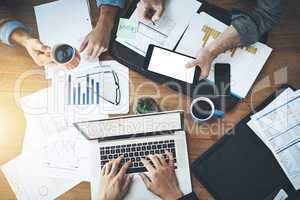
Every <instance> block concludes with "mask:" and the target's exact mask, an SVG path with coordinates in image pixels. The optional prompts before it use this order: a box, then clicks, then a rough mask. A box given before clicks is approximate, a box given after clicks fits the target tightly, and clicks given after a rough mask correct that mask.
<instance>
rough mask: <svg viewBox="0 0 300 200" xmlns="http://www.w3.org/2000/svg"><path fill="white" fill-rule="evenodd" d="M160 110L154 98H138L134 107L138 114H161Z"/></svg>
mask: <svg viewBox="0 0 300 200" xmlns="http://www.w3.org/2000/svg"><path fill="white" fill-rule="evenodd" d="M159 110H160V109H159V106H158V104H157V102H156V101H155V100H154V99H153V98H152V97H141V98H138V99H137V101H136V103H135V106H134V112H135V113H136V114H145V113H152V112H159Z"/></svg>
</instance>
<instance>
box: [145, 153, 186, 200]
mask: <svg viewBox="0 0 300 200" xmlns="http://www.w3.org/2000/svg"><path fill="white" fill-rule="evenodd" d="M167 155H168V157H169V162H168V163H167V161H166V160H165V159H164V157H163V156H162V155H151V156H149V158H150V160H151V161H152V162H153V164H154V167H153V166H152V164H151V163H150V162H149V161H147V160H145V159H143V160H142V162H143V164H144V166H145V167H146V169H147V170H148V172H149V175H148V176H147V175H146V174H144V173H140V174H139V175H140V176H141V178H142V180H143V182H144V183H145V186H146V187H147V189H148V190H149V191H150V192H152V193H154V194H155V195H157V196H159V197H160V198H161V199H163V200H174V199H179V198H181V197H182V196H183V194H182V192H181V190H180V188H179V184H178V181H177V177H176V174H175V170H174V164H173V162H174V160H173V156H172V154H171V153H169V152H167Z"/></svg>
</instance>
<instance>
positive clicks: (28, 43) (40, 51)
mask: <svg viewBox="0 0 300 200" xmlns="http://www.w3.org/2000/svg"><path fill="white" fill-rule="evenodd" d="M11 41H12V43H14V44H18V45H21V46H23V47H24V48H25V49H26V50H27V52H28V54H29V55H30V56H31V57H32V59H33V60H34V62H35V63H36V64H37V65H39V66H44V65H47V64H51V63H53V62H54V60H53V59H52V58H51V56H50V54H51V48H50V47H49V46H47V45H44V44H43V43H42V42H41V41H39V40H38V39H36V38H33V37H31V35H29V34H28V33H27V32H25V31H23V30H22V29H19V30H16V31H14V32H13V34H12V35H11Z"/></svg>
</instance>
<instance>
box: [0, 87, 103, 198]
mask: <svg viewBox="0 0 300 200" xmlns="http://www.w3.org/2000/svg"><path fill="white" fill-rule="evenodd" d="M54 91H55V90H54V88H53V87H51V88H47V89H43V90H41V91H38V92H36V93H34V94H31V95H29V96H25V97H23V98H22V99H21V106H22V109H23V111H24V114H25V118H26V122H27V126H26V132H25V137H24V142H23V147H22V153H21V155H19V156H17V157H16V158H15V159H13V160H11V161H9V162H8V163H6V164H4V165H3V166H2V167H1V169H2V170H3V172H4V174H5V176H6V178H7V180H8V182H9V184H10V186H11V188H12V190H13V191H14V193H15V195H16V197H17V199H22V200H40V199H42V200H52V199H55V198H57V197H59V196H60V195H62V194H63V193H65V192H66V191H68V190H70V189H71V188H73V187H74V186H76V185H78V184H79V183H80V182H82V181H90V178H91V175H90V172H91V166H90V163H91V157H90V156H91V152H90V150H91V148H93V143H91V142H89V141H88V140H86V139H85V138H84V137H83V136H82V135H81V134H80V133H79V132H78V131H77V129H75V128H74V127H73V126H69V123H68V119H67V117H68V116H67V115H66V114H65V113H64V112H57V111H56V112H55V110H54V109H53V105H57V104H60V103H61V102H58V101H57V99H58V98H54V96H55V95H54V94H55V92H54ZM78 115H79V114H78ZM104 118H107V115H103V114H101V113H80V119H85V120H92V119H104ZM72 119H74V118H73V117H72Z"/></svg>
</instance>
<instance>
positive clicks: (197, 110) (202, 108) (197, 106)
mask: <svg viewBox="0 0 300 200" xmlns="http://www.w3.org/2000/svg"><path fill="white" fill-rule="evenodd" d="M190 113H191V116H192V119H193V120H194V122H196V123H201V122H206V121H208V120H209V119H211V118H222V117H224V112H223V111H221V110H217V109H216V108H215V105H214V103H213V102H212V100H210V99H209V98H207V97H198V98H196V99H194V100H193V101H192V103H191V107H190Z"/></svg>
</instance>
